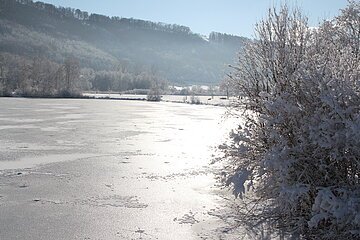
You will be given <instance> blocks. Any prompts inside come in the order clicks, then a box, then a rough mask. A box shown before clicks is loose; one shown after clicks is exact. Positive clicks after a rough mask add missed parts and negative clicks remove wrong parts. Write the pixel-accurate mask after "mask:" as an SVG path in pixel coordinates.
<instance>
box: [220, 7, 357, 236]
mask: <svg viewBox="0 0 360 240" xmlns="http://www.w3.org/2000/svg"><path fill="white" fill-rule="evenodd" d="M359 15H360V4H359V3H356V2H350V3H349V6H348V7H347V8H346V9H344V10H343V11H342V12H341V15H340V16H338V17H337V18H335V19H334V20H332V21H325V22H324V23H323V24H322V25H321V26H320V27H319V28H318V29H310V28H309V27H308V26H307V20H306V18H305V17H303V16H302V15H301V13H300V12H299V11H298V10H294V11H292V12H291V11H289V9H288V8H287V7H286V6H283V7H282V8H281V10H280V11H279V12H277V11H276V10H270V11H269V15H268V18H267V19H266V20H263V21H261V22H260V23H259V24H258V25H257V27H256V32H257V40H255V41H253V42H252V43H250V44H249V45H248V46H247V47H246V49H245V51H244V54H243V55H242V56H241V57H240V59H239V63H238V65H237V66H235V67H234V72H233V73H232V74H230V80H231V82H232V86H233V88H235V89H236V90H237V92H239V95H240V96H239V102H238V103H237V105H236V110H237V111H239V112H240V113H241V114H242V116H243V118H244V122H243V123H242V124H240V126H239V128H238V129H237V130H236V131H234V132H233V133H232V141H231V144H230V145H228V147H227V148H226V149H225V153H226V161H227V164H226V166H225V169H224V170H225V171H224V172H225V173H226V178H225V179H226V184H227V185H230V186H232V188H233V192H234V194H235V195H236V196H237V197H240V199H242V203H243V204H244V205H243V206H242V208H241V209H239V214H240V216H239V220H242V221H243V223H246V224H249V226H251V227H252V229H254V230H256V228H255V226H259V224H261V223H266V224H270V226H271V227H272V228H275V229H278V230H279V231H283V232H284V231H285V232H286V233H288V234H290V235H294V236H296V235H298V236H299V235H300V236H302V237H304V238H310V239H318V238H326V239H345V238H359V237H360V231H359V229H360V185H359V181H360V179H359V177H360V88H359V87H360V83H359V76H360V74H359V73H360V50H359V48H360V45H359V42H360V20H359Z"/></svg>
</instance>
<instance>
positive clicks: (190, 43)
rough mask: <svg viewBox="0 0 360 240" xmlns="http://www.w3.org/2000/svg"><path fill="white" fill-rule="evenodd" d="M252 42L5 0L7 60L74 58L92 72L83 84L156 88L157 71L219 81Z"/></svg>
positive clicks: (1, 19)
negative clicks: (151, 83) (152, 81)
mask: <svg viewBox="0 0 360 240" xmlns="http://www.w3.org/2000/svg"><path fill="white" fill-rule="evenodd" d="M246 41H248V39H246V38H242V37H238V36H232V35H228V34H222V33H215V32H213V33H211V34H210V35H209V36H208V37H204V36H200V35H199V34H195V33H193V32H192V31H191V30H190V28H188V27H186V26H180V25H176V24H164V23H154V22H150V21H144V20H138V19H132V18H130V19H129V18H119V17H111V18H110V17H108V16H104V15H99V14H89V13H87V12H84V11H81V10H79V9H72V8H64V7H55V6H54V5H51V4H47V3H42V2H32V1H31V0H0V54H2V56H3V57H2V58H3V62H7V64H8V65H9V64H14V63H13V62H18V61H19V59H23V61H24V62H27V64H28V65H31V64H32V62H33V61H34V59H35V58H36V59H37V61H38V59H39V58H40V59H45V60H46V61H50V62H51V63H53V64H55V65H56V64H62V63H63V62H64V61H65V60H66V59H67V58H73V59H76V60H77V61H78V63H79V68H80V69H82V71H83V73H82V76H84V78H85V77H86V78H87V79H86V80H84V81H85V82H86V81H87V83H83V84H82V85H83V87H87V88H91V89H94V90H109V89H112V90H124V89H126V88H128V89H130V88H148V87H149V84H148V82H149V81H148V80H149V79H150V78H160V79H162V80H164V81H165V80H166V81H168V82H170V83H171V84H177V85H192V84H199V85H216V84H218V83H219V82H220V81H221V79H222V78H223V76H224V72H225V71H226V70H227V69H226V65H227V64H229V63H232V62H234V60H235V58H236V53H237V52H238V51H240V50H241V47H242V45H243V44H244V43H245V42H246ZM17 64H18V63H17ZM18 65H19V64H18ZM25 65H26V64H25ZM10 70H11V69H10ZM119 79H120V80H119ZM134 82H135V83H134ZM120 85H122V86H120ZM125 85H126V87H125ZM130 85H131V86H130Z"/></svg>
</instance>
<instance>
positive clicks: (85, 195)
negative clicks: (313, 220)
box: [0, 98, 229, 239]
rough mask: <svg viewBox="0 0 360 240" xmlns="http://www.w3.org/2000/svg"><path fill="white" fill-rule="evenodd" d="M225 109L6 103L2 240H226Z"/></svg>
mask: <svg viewBox="0 0 360 240" xmlns="http://www.w3.org/2000/svg"><path fill="white" fill-rule="evenodd" d="M225 111H226V109H225V108H223V107H214V106H203V105H201V106H198V105H196V106H195V105H188V104H177V103H166V102H160V103H150V102H137V101H113V100H95V99H92V100H85V99H23V98H0V239H218V237H219V234H220V233H219V227H221V221H220V220H219V219H218V218H216V217H214V216H213V214H211V213H212V212H214V211H216V210H217V209H219V208H220V207H221V204H222V200H221V198H220V197H219V196H218V195H217V194H216V191H217V189H216V188H215V187H214V183H215V181H214V179H213V175H212V174H211V169H210V167H209V162H210V161H211V159H212V158H213V154H216V150H215V147H216V146H217V145H218V144H220V143H222V141H223V140H224V137H225V136H226V135H227V134H228V131H229V126H228V124H227V122H226V121H224V120H223V119H222V115H223V114H224V113H225Z"/></svg>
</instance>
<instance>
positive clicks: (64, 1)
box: [43, 0, 347, 38]
mask: <svg viewBox="0 0 360 240" xmlns="http://www.w3.org/2000/svg"><path fill="white" fill-rule="evenodd" d="M43 1H44V2H48V3H52V4H54V5H56V6H59V5H60V6H64V7H71V8H79V9H80V10H84V11H88V12H89V13H98V14H103V15H107V16H119V17H126V18H131V17H132V18H137V19H143V20H150V21H154V22H165V23H171V24H173V23H176V24H179V25H185V26H188V27H190V28H191V30H192V31H193V32H195V33H200V34H204V35H208V34H209V33H210V32H212V31H216V32H222V33H229V34H234V35H239V36H244V37H250V38H252V37H253V36H254V31H253V29H254V25H255V23H256V22H258V21H259V20H261V19H262V18H263V17H264V16H265V15H266V12H267V9H268V8H269V7H271V6H274V5H275V6H277V5H279V4H280V3H284V2H287V3H288V5H290V6H298V7H300V9H302V11H303V13H304V14H305V15H307V16H308V17H309V23H310V26H316V25H317V24H318V22H319V21H321V20H323V19H329V18H332V17H333V16H335V15H337V14H338V13H339V9H341V8H344V7H345V6H346V5H347V1H346V0H101V1H99V0H43Z"/></svg>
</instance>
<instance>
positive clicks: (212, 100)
mask: <svg viewBox="0 0 360 240" xmlns="http://www.w3.org/2000/svg"><path fill="white" fill-rule="evenodd" d="M83 95H84V96H87V97H95V98H110V99H146V97H147V96H146V95H135V94H117V93H83ZM191 98H192V96H183V95H162V97H161V100H162V101H164V102H175V103H191ZM194 98H195V100H199V101H200V103H201V104H205V105H216V106H229V104H230V102H231V101H235V100H236V99H235V98H233V97H232V98H230V100H228V99H226V96H194Z"/></svg>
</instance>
